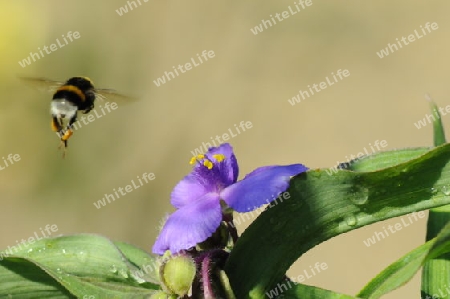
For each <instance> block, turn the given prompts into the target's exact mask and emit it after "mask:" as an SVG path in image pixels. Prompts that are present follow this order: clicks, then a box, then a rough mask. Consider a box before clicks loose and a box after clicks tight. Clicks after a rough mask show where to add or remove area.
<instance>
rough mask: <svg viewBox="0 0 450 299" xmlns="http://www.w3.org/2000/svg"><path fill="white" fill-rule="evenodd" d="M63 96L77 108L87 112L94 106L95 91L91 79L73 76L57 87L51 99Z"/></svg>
mask: <svg viewBox="0 0 450 299" xmlns="http://www.w3.org/2000/svg"><path fill="white" fill-rule="evenodd" d="M62 98H65V99H67V100H68V101H69V102H71V103H72V104H74V105H75V106H77V107H78V110H81V111H83V112H84V113H88V112H89V111H91V110H92V109H93V108H94V101H95V92H94V86H93V85H92V81H91V80H90V79H88V78H84V77H73V78H70V79H69V80H67V81H66V83H64V84H63V85H61V87H60V88H58V89H57V90H56V92H55V94H54V95H53V100H58V99H62Z"/></svg>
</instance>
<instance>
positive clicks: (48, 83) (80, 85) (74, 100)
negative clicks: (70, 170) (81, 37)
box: [21, 77, 133, 157]
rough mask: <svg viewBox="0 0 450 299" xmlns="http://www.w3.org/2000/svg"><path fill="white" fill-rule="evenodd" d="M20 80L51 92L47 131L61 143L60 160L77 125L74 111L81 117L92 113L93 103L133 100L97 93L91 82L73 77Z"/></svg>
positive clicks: (112, 91)
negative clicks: (75, 124) (73, 126)
mask: <svg viewBox="0 0 450 299" xmlns="http://www.w3.org/2000/svg"><path fill="white" fill-rule="evenodd" d="M21 79H22V80H25V81H26V82H27V83H29V84H32V85H35V86H37V87H40V89H44V90H47V91H50V92H53V98H52V101H51V103H50V114H51V116H52V120H51V128H52V130H53V131H55V132H57V133H58V136H59V137H60V139H61V144H60V148H63V151H64V152H63V157H64V156H65V151H66V149H67V141H68V140H69V138H70V137H71V136H72V135H73V128H72V125H73V124H74V123H75V122H76V121H77V116H78V111H81V112H82V113H83V114H87V113H89V112H90V111H91V110H92V109H94V102H95V100H96V99H101V100H105V99H106V98H108V99H114V100H133V98H131V97H128V96H125V95H121V94H119V93H117V92H116V91H114V90H112V89H97V88H95V87H94V84H93V82H92V80H91V79H89V78H87V77H73V78H70V79H69V80H67V81H66V82H58V81H53V80H49V79H45V78H31V77H21ZM66 123H67V124H66ZM65 124H66V125H65Z"/></svg>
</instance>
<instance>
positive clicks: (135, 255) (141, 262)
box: [114, 242, 161, 285]
mask: <svg viewBox="0 0 450 299" xmlns="http://www.w3.org/2000/svg"><path fill="white" fill-rule="evenodd" d="M114 244H115V245H116V246H117V247H118V248H119V250H120V251H122V253H123V255H124V256H125V257H126V258H127V259H128V261H129V262H130V263H132V264H133V265H134V266H136V267H137V268H138V269H136V270H134V272H132V276H133V277H134V278H135V279H137V280H138V281H141V279H143V280H145V281H147V282H151V283H153V284H155V285H157V284H160V283H161V282H160V280H159V274H158V272H159V264H158V262H157V261H156V260H155V258H154V257H152V256H151V255H149V254H148V253H147V252H146V251H144V250H142V249H139V248H137V247H134V246H133V245H130V244H128V243H125V242H114Z"/></svg>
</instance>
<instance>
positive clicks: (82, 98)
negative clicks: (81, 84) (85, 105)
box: [56, 85, 86, 102]
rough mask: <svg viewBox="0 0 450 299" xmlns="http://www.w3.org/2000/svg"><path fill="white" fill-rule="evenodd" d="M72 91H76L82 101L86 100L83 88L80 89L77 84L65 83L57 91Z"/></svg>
mask: <svg viewBox="0 0 450 299" xmlns="http://www.w3.org/2000/svg"><path fill="white" fill-rule="evenodd" d="M64 90H65V91H71V92H73V93H76V94H77V95H78V96H79V97H80V99H81V101H82V102H84V101H85V100H86V96H85V95H84V93H83V92H82V91H81V89H79V88H78V87H76V86H75V85H63V86H61V87H60V88H58V89H57V90H56V92H58V91H64Z"/></svg>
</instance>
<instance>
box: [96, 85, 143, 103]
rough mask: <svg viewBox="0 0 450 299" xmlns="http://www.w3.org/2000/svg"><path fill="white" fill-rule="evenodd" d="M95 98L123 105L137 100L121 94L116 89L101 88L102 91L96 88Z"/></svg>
mask: <svg viewBox="0 0 450 299" xmlns="http://www.w3.org/2000/svg"><path fill="white" fill-rule="evenodd" d="M95 96H96V99H100V100H102V101H105V100H107V101H112V102H117V103H121V104H124V103H130V102H134V101H136V100H137V98H134V97H130V96H127V95H123V94H120V93H118V92H117V91H115V90H114V89H105V88H101V89H97V88H96V89H95Z"/></svg>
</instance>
